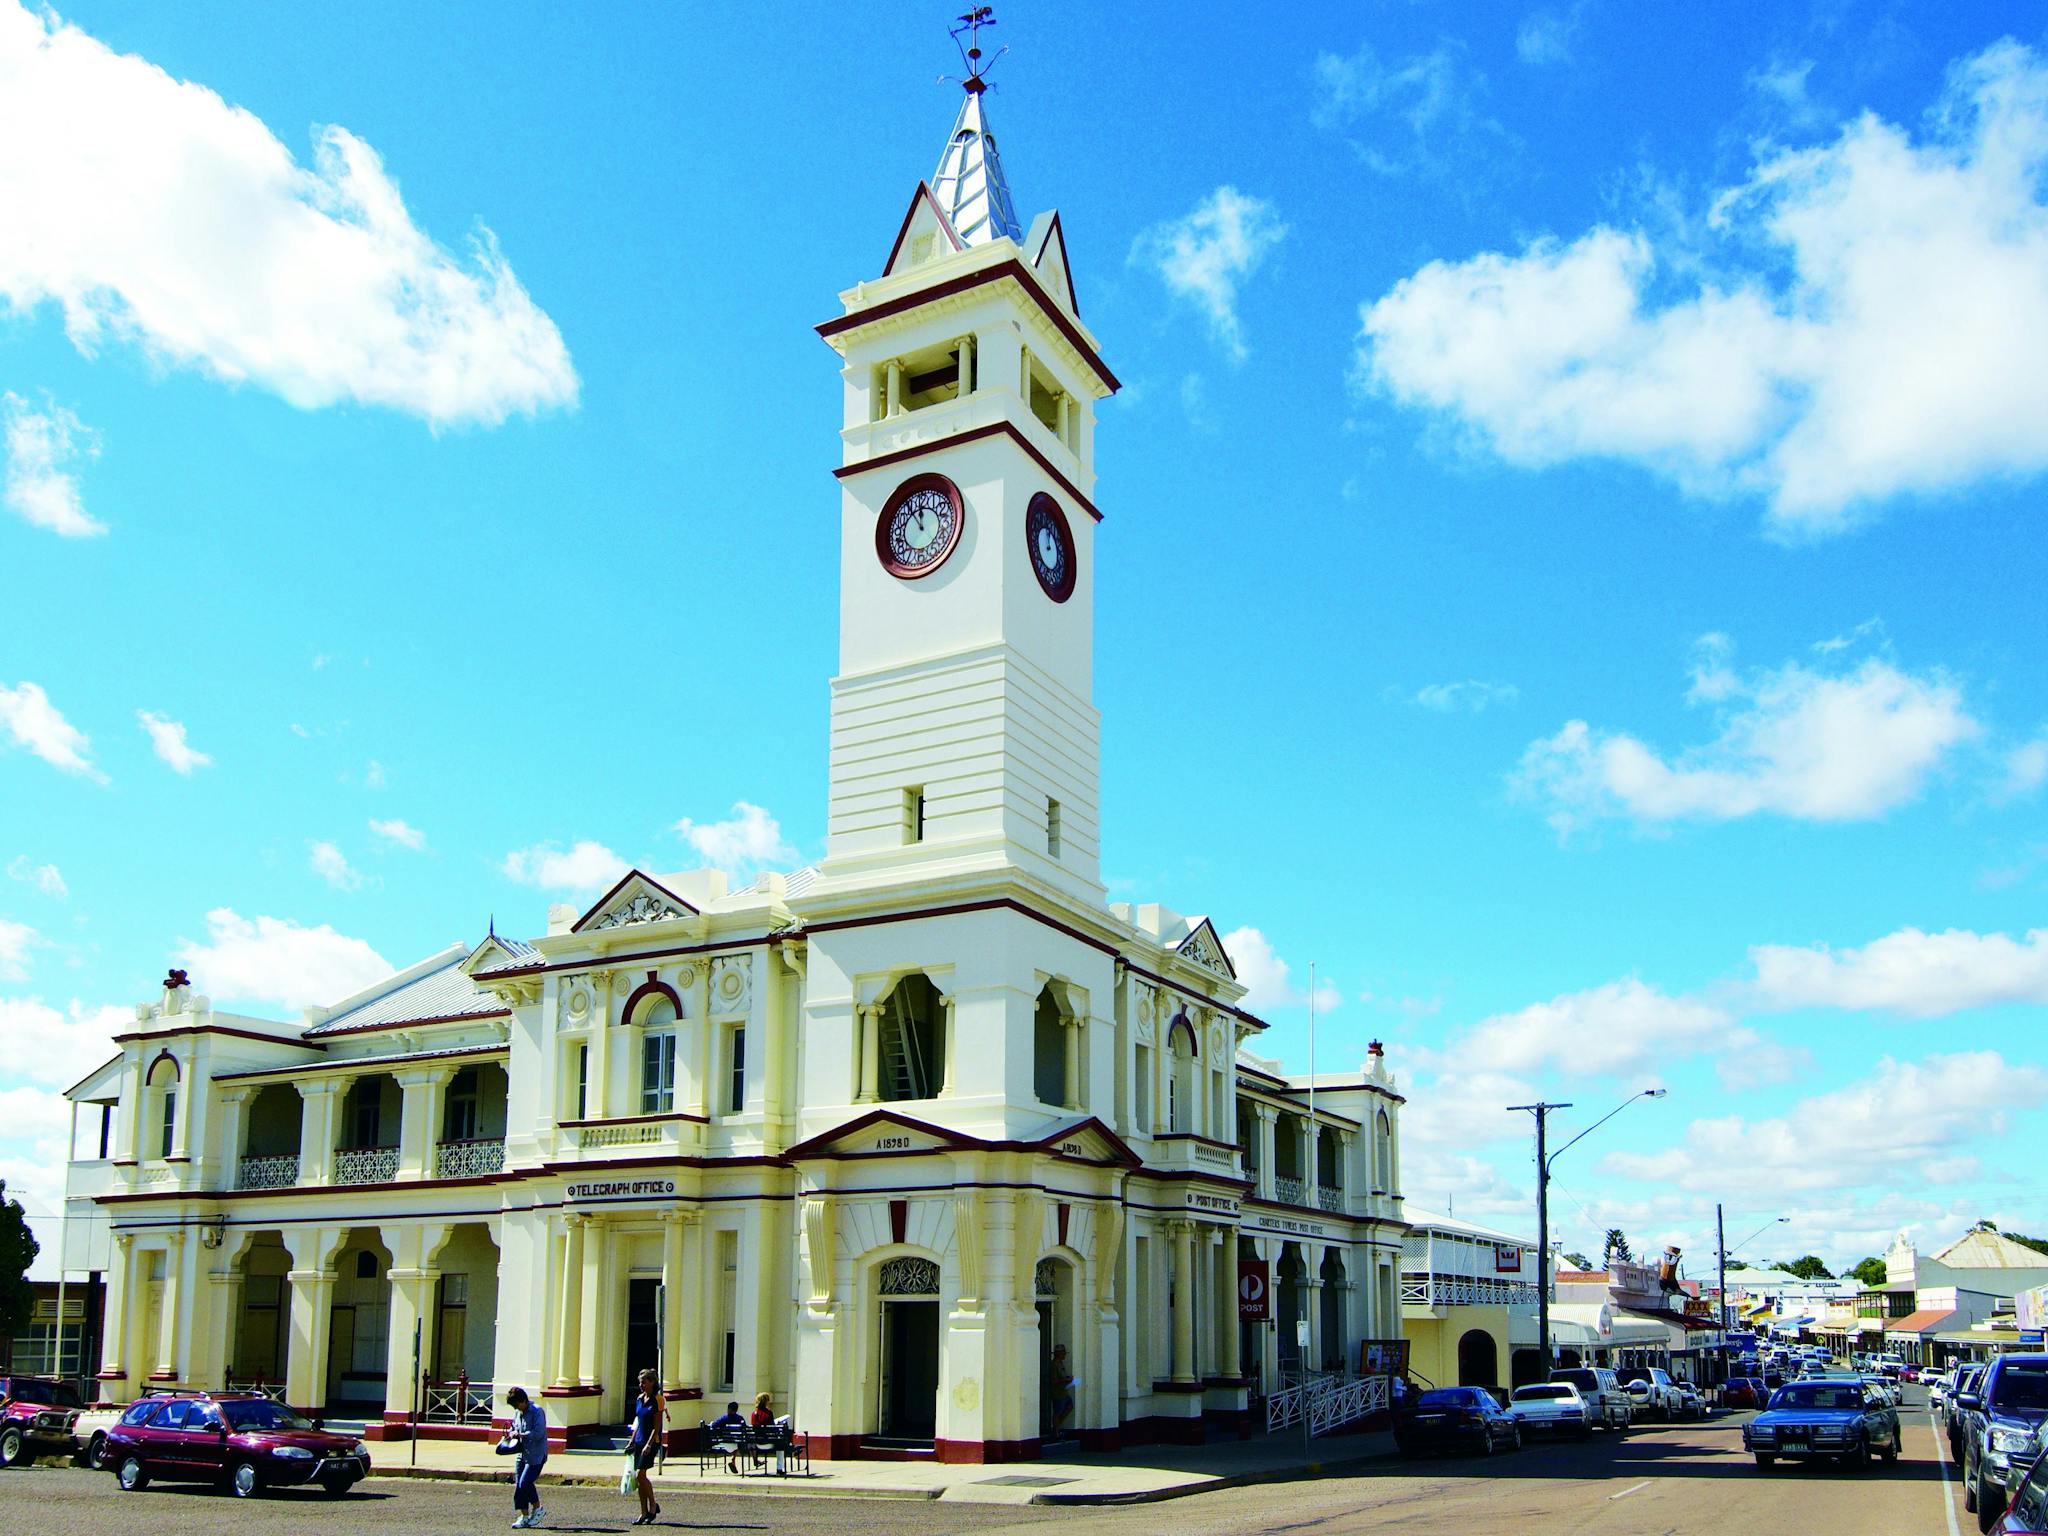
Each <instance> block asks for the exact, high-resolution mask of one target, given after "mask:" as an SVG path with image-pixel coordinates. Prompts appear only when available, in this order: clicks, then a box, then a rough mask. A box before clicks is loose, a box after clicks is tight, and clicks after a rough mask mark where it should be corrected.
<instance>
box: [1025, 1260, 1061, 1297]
mask: <svg viewBox="0 0 2048 1536" xmlns="http://www.w3.org/2000/svg"><path fill="white" fill-rule="evenodd" d="M1031 1288H1032V1289H1033V1290H1034V1291H1036V1292H1037V1293H1038V1294H1039V1295H1041V1296H1057V1295H1059V1293H1060V1261H1059V1260H1058V1259H1040V1260H1039V1261H1038V1269H1037V1270H1036V1271H1035V1272H1034V1273H1033V1275H1032V1277H1031Z"/></svg>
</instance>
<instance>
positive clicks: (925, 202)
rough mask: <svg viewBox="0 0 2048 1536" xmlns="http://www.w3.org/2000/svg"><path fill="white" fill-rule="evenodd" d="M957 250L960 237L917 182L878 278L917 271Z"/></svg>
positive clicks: (936, 202)
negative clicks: (914, 269)
mask: <svg viewBox="0 0 2048 1536" xmlns="http://www.w3.org/2000/svg"><path fill="white" fill-rule="evenodd" d="M961 249H963V247H962V246H961V244H960V236H959V235H958V234H956V233H955V232H954V230H953V225H952V222H951V221H950V220H948V219H947V217H946V215H945V214H944V213H943V212H942V211H941V210H940V208H939V203H938V199H937V198H935V197H933V196H932V189H931V188H930V187H929V186H927V185H926V184H925V183H924V182H921V181H920V182H919V183H918V184H917V191H916V192H914V193H913V194H912V195H911V198H910V207H909V208H907V209H906V210H904V214H903V224H902V227H901V228H899V229H898V230H897V231H896V243H895V244H894V245H892V246H890V247H889V259H888V261H887V262H886V263H884V264H883V267H882V276H884V277H890V276H893V275H894V274H895V273H897V272H902V271H908V270H909V269H910V268H912V267H921V266H923V265H924V264H925V263H926V262H930V261H937V260H938V259H939V258H940V257H941V256H950V255H952V253H953V252H955V251H957V250H961Z"/></svg>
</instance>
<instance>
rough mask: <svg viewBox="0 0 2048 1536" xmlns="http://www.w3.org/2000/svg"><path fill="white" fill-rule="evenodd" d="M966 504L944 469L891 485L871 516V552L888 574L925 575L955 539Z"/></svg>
mask: <svg viewBox="0 0 2048 1536" xmlns="http://www.w3.org/2000/svg"><path fill="white" fill-rule="evenodd" d="M966 521H967V507H966V504H965V503H964V502H962V501H961V499H960V488H959V487H958V486H956V485H955V484H953V482H952V481H950V480H948V479H947V478H946V477H945V476H944V475H919V476H918V477H917V478H916V479H914V480H906V481H904V482H903V484H902V485H900V486H898V487H897V488H896V494H895V495H894V496H891V497H890V498H889V504H888V505H887V506H885V507H883V508H882V515H881V517H880V518H878V519H877V520H876V522H875V558H877V559H878V560H880V561H881V562H882V568H883V569H884V570H886V571H887V572H888V573H889V574H890V575H891V576H896V577H900V578H901V579H903V580H905V581H914V580H915V579H916V578H918V577H920V576H929V575H930V574H931V573H932V572H933V571H935V570H937V569H938V568H939V567H940V566H941V565H943V564H945V561H946V557H947V556H948V555H950V554H952V553H953V550H954V548H955V547H956V546H958V544H959V543H960V528H961V525H962V524H964V523H965V522H966Z"/></svg>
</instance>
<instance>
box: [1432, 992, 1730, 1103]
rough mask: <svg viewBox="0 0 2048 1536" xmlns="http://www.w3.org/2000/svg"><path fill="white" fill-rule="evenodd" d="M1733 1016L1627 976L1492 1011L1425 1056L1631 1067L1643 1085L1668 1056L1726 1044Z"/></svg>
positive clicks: (1597, 1068)
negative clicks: (1508, 1009)
mask: <svg viewBox="0 0 2048 1536" xmlns="http://www.w3.org/2000/svg"><path fill="white" fill-rule="evenodd" d="M1733 1023H1734V1021H1733V1019H1732V1018H1731V1017H1730V1015H1729V1014H1728V1012H1727V1011H1726V1010H1725V1009H1722V1008H1719V1007H1717V1006H1715V1005H1714V1004H1712V1003H1709V1002H1707V1001H1705V1000H1704V999H1702V998H1698V997H1673V996H1671V995H1670V994H1668V993H1665V992H1660V991H1659V990H1658V989H1657V988H1655V987H1653V986H1649V985H1647V984H1646V983H1644V982H1642V981H1639V980H1637V979H1636V978H1635V977H1633V976H1631V977H1627V978H1625V979H1623V980H1621V981H1610V982H1608V983H1606V984H1605V985H1604V986H1598V987H1591V988H1588V989H1587V990H1585V991H1583V992H1567V993H1564V994H1562V995H1560V996H1558V997H1554V998H1552V999H1551V1000H1550V1001H1549V1002H1546V1003H1532V1004H1530V1005H1529V1006H1528V1007H1526V1008H1521V1009H1517V1010H1516V1011H1515V1012H1513V1013H1497V1014H1494V1015H1493V1016H1492V1017H1491V1018H1486V1019H1482V1020H1480V1021H1479V1023H1477V1024H1475V1025H1473V1026H1472V1028H1471V1029H1470V1030H1468V1031H1467V1032H1466V1033H1465V1034H1464V1035H1463V1037H1462V1038H1460V1039H1459V1040H1457V1041H1456V1042H1454V1043H1453V1045H1451V1046H1450V1047H1449V1048H1448V1049H1447V1050H1446V1051H1444V1052H1433V1053H1431V1059H1432V1060H1439V1061H1448V1060H1451V1059H1456V1060H1463V1061H1475V1062H1484V1063H1486V1065H1487V1066H1488V1067H1490V1068H1491V1069H1493V1070H1495V1071H1499V1072H1521V1073H1529V1072H1536V1071H1541V1070H1549V1071H1554V1072H1560V1073H1563V1074H1565V1075H1567V1076H1572V1077H1584V1076H1589V1075H1595V1074H1597V1075H1602V1076H1625V1075H1629V1074H1636V1075H1640V1076H1642V1077H1644V1078H1645V1079H1646V1081H1645V1082H1644V1083H1643V1084H1642V1086H1645V1087H1647V1086H1651V1084H1650V1083H1649V1082H1648V1081H1647V1079H1650V1078H1654V1077H1655V1076H1656V1073H1657V1069H1658V1067H1659V1066H1660V1065H1662V1064H1663V1063H1664V1062H1666V1061H1668V1060H1670V1059H1672V1058H1675V1057H1679V1056H1688V1055H1695V1054H1698V1053H1700V1052H1706V1051H1718V1050H1722V1049H1724V1048H1726V1047H1727V1046H1728V1045H1729V1044H1731V1043H1732V1038H1731V1030H1732V1026H1733Z"/></svg>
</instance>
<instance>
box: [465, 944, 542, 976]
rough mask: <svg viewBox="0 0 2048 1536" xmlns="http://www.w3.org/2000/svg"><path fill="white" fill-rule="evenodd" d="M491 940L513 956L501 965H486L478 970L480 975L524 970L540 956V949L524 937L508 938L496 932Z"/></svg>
mask: <svg viewBox="0 0 2048 1536" xmlns="http://www.w3.org/2000/svg"><path fill="white" fill-rule="evenodd" d="M491 940H492V942H494V943H495V944H496V945H497V946H498V947H499V948H500V949H502V950H504V951H505V953H506V954H508V955H510V956H511V957H512V958H511V959H509V960H506V961H504V962H503V963H502V964H499V965H487V966H485V967H484V968H483V969H482V970H480V971H478V972H477V975H479V976H493V975H496V974H497V973H498V972H499V971H517V970H524V969H525V968H526V967H527V966H528V965H529V964H531V963H532V962H533V961H535V960H538V959H539V958H540V950H539V949H538V948H536V947H535V946H534V945H531V944H529V943H527V942H526V940H524V939H508V938H506V937H505V935H504V934H502V933H494V934H492V935H491Z"/></svg>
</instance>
